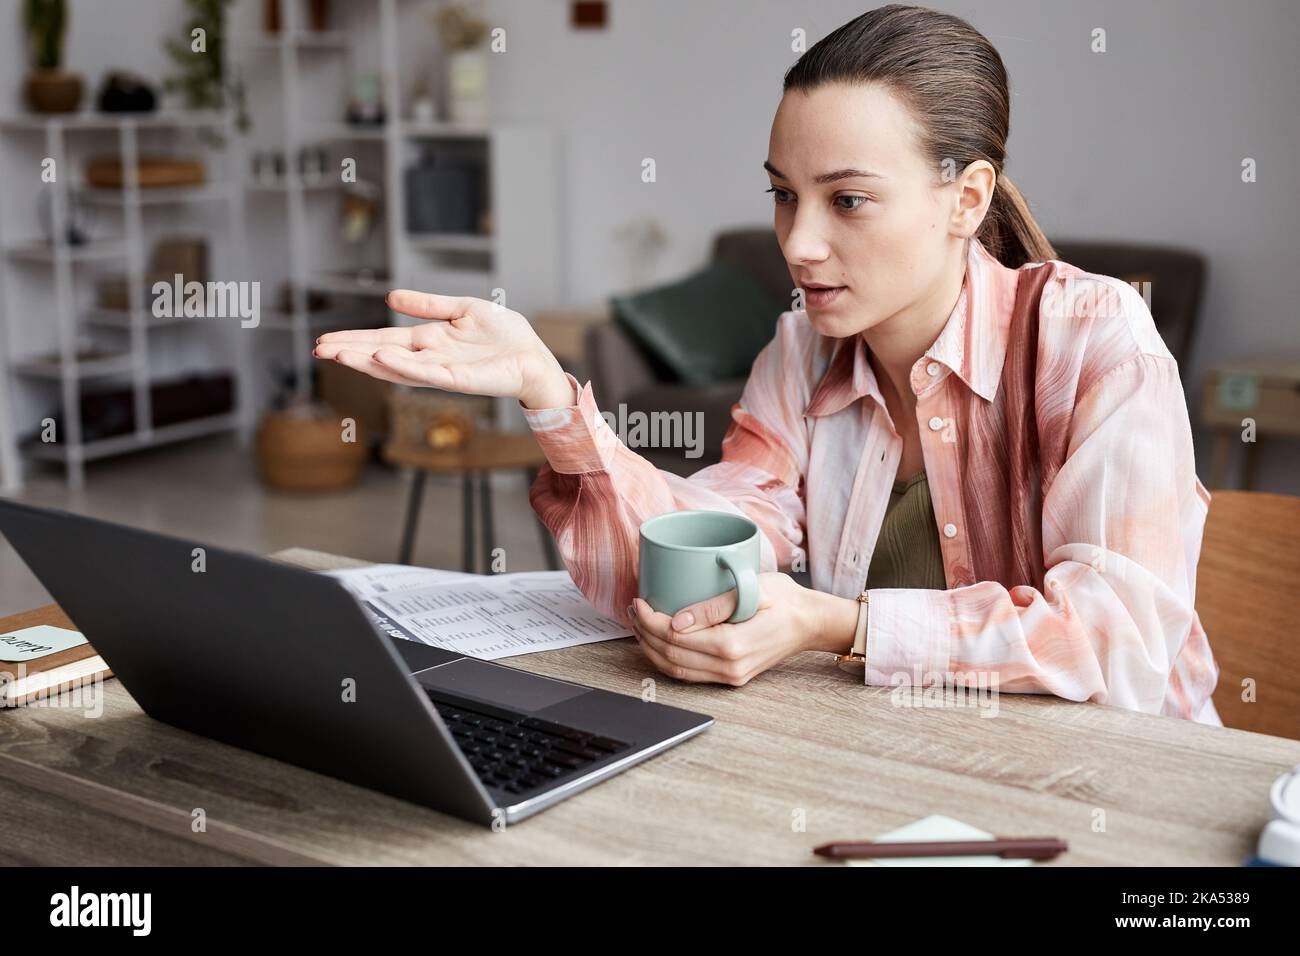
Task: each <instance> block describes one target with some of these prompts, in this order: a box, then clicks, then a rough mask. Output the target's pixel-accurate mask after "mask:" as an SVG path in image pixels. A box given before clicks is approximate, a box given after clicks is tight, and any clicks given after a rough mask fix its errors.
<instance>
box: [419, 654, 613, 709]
mask: <svg viewBox="0 0 1300 956" xmlns="http://www.w3.org/2000/svg"><path fill="white" fill-rule="evenodd" d="M415 679H416V680H417V681H419V682H420V684H421V685H423V686H424V687H427V688H429V689H430V690H435V691H436V690H445V691H447V692H448V693H451V694H457V695H459V696H462V697H477V698H479V699H480V700H483V701H487V702H490V703H496V704H501V705H509V706H510V707H512V708H514V709H515V710H523V711H535V710H542V709H544V708H546V707H550V706H551V705H552V704H558V703H559V702H560V701H562V700H568V699H569V698H570V697H577V696H579V695H580V694H585V693H587V692H588V691H589V690H591V688H590V687H582V686H579V685H577V684H570V683H567V682H565V681H561V680H552V679H551V678H549V677H539V676H538V675H536V674H528V673H525V672H523V671H517V670H515V669H514V668H512V667H505V666H503V665H500V664H489V663H487V662H486V661H478V660H474V659H473V658H468V657H467V658H462V659H461V660H458V661H453V662H452V663H450V664H444V665H442V666H441V667H434V668H431V669H429V670H427V671H421V672H420V673H418V674H416V675H415Z"/></svg>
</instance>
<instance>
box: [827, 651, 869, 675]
mask: <svg viewBox="0 0 1300 956" xmlns="http://www.w3.org/2000/svg"><path fill="white" fill-rule="evenodd" d="M835 663H836V664H838V665H839V668H840V670H842V671H848V672H849V673H850V674H862V673H864V672H865V671H866V669H867V659H866V658H865V657H858V656H853V655H848V654H846V655H844V656H843V657H837V658H835Z"/></svg>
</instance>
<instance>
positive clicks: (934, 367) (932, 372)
mask: <svg viewBox="0 0 1300 956" xmlns="http://www.w3.org/2000/svg"><path fill="white" fill-rule="evenodd" d="M925 371H926V374H928V375H929V376H930V377H931V378H935V377H936V376H938V374H939V363H938V362H931V363H930V364H929V365H927V366H926V367H925Z"/></svg>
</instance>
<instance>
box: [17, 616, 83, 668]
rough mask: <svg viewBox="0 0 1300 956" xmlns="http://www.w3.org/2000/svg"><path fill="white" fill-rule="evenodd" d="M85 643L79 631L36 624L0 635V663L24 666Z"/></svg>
mask: <svg viewBox="0 0 1300 956" xmlns="http://www.w3.org/2000/svg"><path fill="white" fill-rule="evenodd" d="M85 643H86V638H85V635H83V634H82V633H81V632H80V631H70V630H68V629H67V628H66V627H52V626H51V625H49V624H38V625H36V626H35V627H24V628H23V629H22V630H19V631H5V632H3V633H0V661H5V662H6V663H10V664H26V663H30V662H31V661H38V660H40V659H41V658H42V657H48V656H49V655H50V654H57V653H59V651H66V650H67V649H68V648H69V647H77V646H78V645H81V644H85Z"/></svg>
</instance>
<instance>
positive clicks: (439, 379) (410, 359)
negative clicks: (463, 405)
mask: <svg viewBox="0 0 1300 956" xmlns="http://www.w3.org/2000/svg"><path fill="white" fill-rule="evenodd" d="M421 354H422V355H423V356H424V357H418V356H419V355H421ZM372 357H373V358H374V360H375V362H376V363H377V364H378V365H379V366H380V367H382V368H385V369H388V370H390V371H392V372H395V373H396V374H398V375H401V376H404V377H406V378H408V379H410V380H412V381H414V382H415V383H416V384H419V385H432V386H433V387H434V388H441V389H447V390H454V388H455V384H456V380H455V376H454V375H452V373H451V372H450V371H449V370H448V369H447V368H446V367H445V366H443V365H440V364H438V362H437V360H436V359H434V358H433V357H432V356H431V355H429V354H428V353H427V352H426V353H415V352H411V351H409V350H407V349H402V348H398V347H396V346H391V345H386V346H384V347H383V348H380V349H376V350H375V353H374V355H373V356H372Z"/></svg>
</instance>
